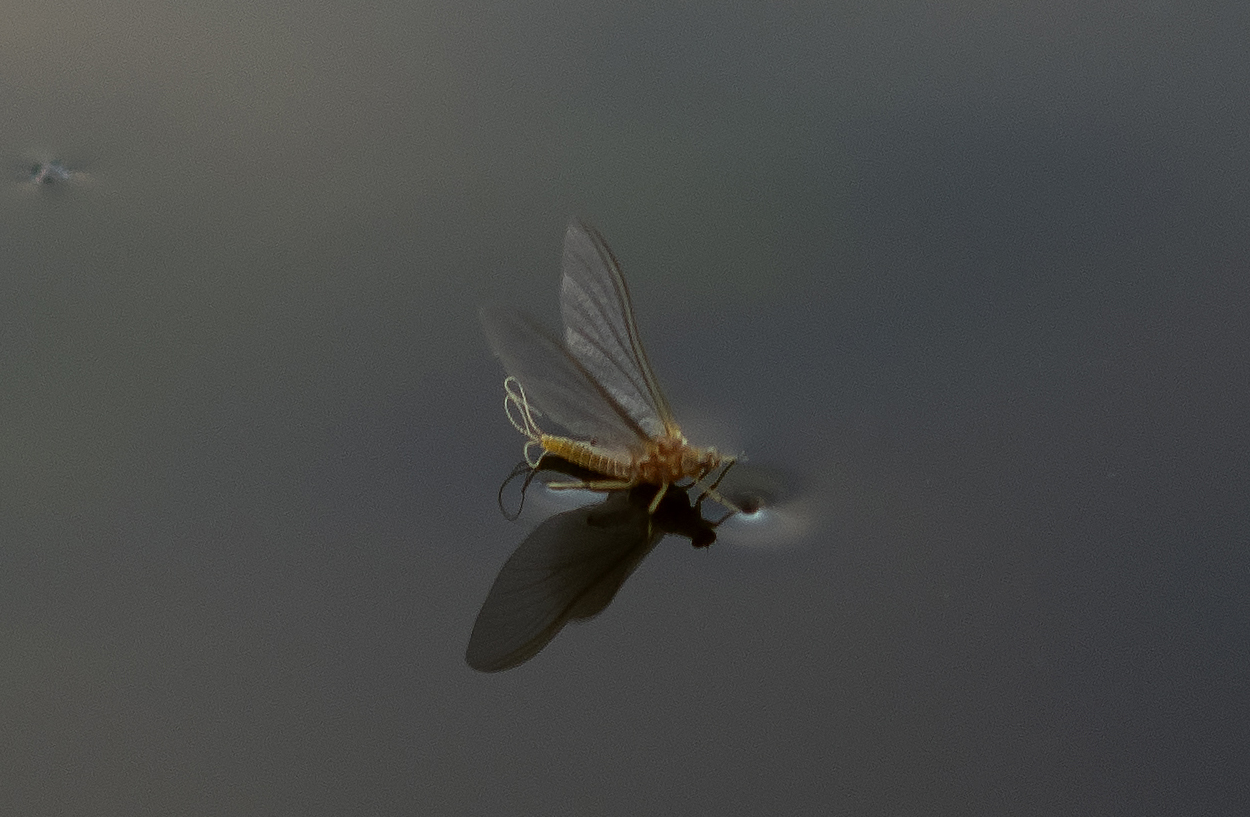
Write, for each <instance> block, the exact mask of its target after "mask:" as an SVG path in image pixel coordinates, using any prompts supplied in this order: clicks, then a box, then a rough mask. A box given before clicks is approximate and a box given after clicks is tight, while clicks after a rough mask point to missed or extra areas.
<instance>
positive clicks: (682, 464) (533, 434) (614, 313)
mask: <svg viewBox="0 0 1250 817" xmlns="http://www.w3.org/2000/svg"><path fill="white" fill-rule="evenodd" d="M560 306H561V312H562V314H563V317H564V338H563V339H562V340H561V339H557V338H554V337H552V336H551V335H550V334H548V333H547V332H546V331H545V330H544V329H543V328H541V327H540V326H538V325H537V324H535V323H533V322H532V321H531V320H529V319H528V318H526V317H524V316H522V315H519V314H517V313H515V312H512V311H509V310H502V309H485V310H483V311H482V322H483V324H484V325H485V327H486V334H487V338H488V339H489V340H490V344H491V347H492V348H493V349H494V351H495V353H496V354H497V355H499V357H500V358H501V360H502V361H503V364H504V368H505V369H506V370H507V372H508V377H507V379H506V380H505V381H504V389H505V391H506V393H507V396H506V398H505V404H504V405H505V410H506V411H507V413H508V418H509V420H511V421H512V424H513V425H514V426H515V427H516V428H517V430H519V431H520V432H521V433H522V434H524V435H525V437H526V443H525V455H526V461H527V462H528V463H529V464H530V466H531V467H534V468H537V467H538V465H539V463H540V461H541V460H542V457H543V456H544V455H546V454H551V455H554V456H558V457H562V458H564V459H566V460H568V461H569V462H572V463H574V464H575V465H578V466H580V467H582V468H585V469H587V470H589V471H593V472H594V473H596V474H600V475H602V478H601V479H588V480H584V481H577V482H563V483H552V485H551V487H553V488H587V489H590V490H596V491H612V490H622V489H626V488H632V487H634V486H637V485H644V484H649V485H657V486H659V488H660V490H659V491H657V492H656V495H655V498H654V500H653V501H652V503H651V510H652V512H654V510H655V508H657V507H658V506H659V503H660V501H661V500H662V499H663V497H664V493H665V491H666V490H667V489H668V486H670V485H673V484H675V483H679V482H682V481H683V480H691V481H693V482H696V483H698V482H701V481H702V480H704V479H705V478H707V477H709V476H710V475H711V474H713V473H714V472H715V471H716V470H717V469H718V468H721V467H726V468H727V467H728V466H729V465H731V464H732V463H733V461H734V458H733V457H727V456H722V455H721V454H719V453H718V452H717V451H716V449H714V448H699V447H696V446H693V445H690V443H689V442H688V441H687V440H686V437H685V436H684V435H683V434H682V433H681V429H680V427H679V426H678V425H677V421H676V420H675V419H673V413H672V410H671V409H670V408H669V405H668V400H667V399H665V397H664V394H663V392H661V391H660V386H659V382H658V381H657V380H656V377H655V373H654V372H653V371H652V369H651V364H650V362H649V361H648V360H647V353H646V351H645V350H644V349H643V347H642V341H641V339H640V338H639V336H638V327H637V325H636V323H635V321H634V311H633V304H632V303H631V301H630V297H629V289H628V288H627V287H626V285H625V279H624V278H623V277H622V276H621V270H620V265H619V264H618V263H617V261H616V258H615V256H613V255H612V251H611V250H610V249H609V248H608V245H607V242H605V241H604V240H603V236H601V235H599V233H598V232H597V231H596V230H595V229H594V228H593V227H590V226H588V225H586V224H583V223H581V222H580V221H576V220H574V221H573V222H571V223H570V224H569V227H568V230H567V232H566V233H565V237H564V259H563V280H562V283H561V289H560ZM543 416H545V417H547V418H549V419H550V420H551V421H553V422H554V423H556V424H557V425H559V426H562V427H563V428H564V429H566V430H567V431H568V432H569V433H568V435H567V436H559V435H554V434H549V433H546V432H544V431H543V430H542V429H541V427H540V426H539V424H538V420H537V418H538V417H543ZM535 450H537V451H538V453H537V455H535V454H534V452H535ZM705 493H706V494H707V495H708V496H711V497H712V498H714V499H716V500H717V501H719V502H722V503H724V504H725V505H726V506H729V507H731V508H732V505H731V504H730V503H729V502H728V501H726V500H724V499H722V498H721V497H720V496H719V495H718V494H716V493H715V491H714V490H712V488H705Z"/></svg>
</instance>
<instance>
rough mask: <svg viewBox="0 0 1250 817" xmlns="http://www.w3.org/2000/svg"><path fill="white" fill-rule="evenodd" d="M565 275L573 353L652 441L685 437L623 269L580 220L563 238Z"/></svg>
mask: <svg viewBox="0 0 1250 817" xmlns="http://www.w3.org/2000/svg"><path fill="white" fill-rule="evenodd" d="M563 272H564V278H563V281H562V283H561V287H560V311H561V313H562V314H563V317H564V342H565V345H566V346H567V347H568V350H569V353H570V354H572V356H573V357H574V358H576V359H577V361H578V363H580V364H581V366H582V368H583V369H584V370H585V371H586V372H587V373H588V374H589V376H590V377H591V378H592V379H594V381H595V382H596V383H597V384H598V386H599V387H600V388H601V389H603V390H604V391H606V392H607V393H608V395H609V396H610V397H611V399H612V400H613V401H614V402H615V403H616V404H617V405H618V406H620V407H621V408H622V409H623V410H624V411H625V412H626V413H627V414H628V415H629V417H630V418H631V419H632V420H633V421H634V422H635V423H636V424H637V425H638V426H639V427H641V428H642V429H643V430H644V431H645V432H646V433H647V435H648V436H650V437H660V436H664V435H674V436H676V435H678V434H680V431H679V430H678V427H677V423H676V421H675V420H674V419H673V412H672V410H671V409H670V408H669V405H668V401H667V400H666V399H665V398H664V394H663V393H662V392H661V391H660V384H659V382H658V381H657V380H656V377H655V373H654V372H653V371H652V370H651V364H650V362H649V361H648V360H647V353H646V351H645V350H644V349H643V347H642V340H641V339H640V338H639V336H638V326H637V325H636V324H635V322H634V309H633V304H632V303H631V301H630V298H629V289H628V288H627V287H626V286H625V279H624V278H623V277H622V276H621V270H620V265H619V264H617V261H616V257H615V256H613V255H612V250H610V249H609V248H608V245H607V242H606V241H604V240H603V236H601V235H599V233H598V231H597V230H595V229H594V228H593V227H590V226H589V225H586V224H583V223H581V222H580V221H578V220H576V219H574V220H573V221H571V222H570V223H569V227H568V230H567V231H566V232H565V234H564V260H563Z"/></svg>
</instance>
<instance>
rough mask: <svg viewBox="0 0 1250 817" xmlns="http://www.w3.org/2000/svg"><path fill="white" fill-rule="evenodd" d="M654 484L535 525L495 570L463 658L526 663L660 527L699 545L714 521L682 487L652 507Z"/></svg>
mask: <svg viewBox="0 0 1250 817" xmlns="http://www.w3.org/2000/svg"><path fill="white" fill-rule="evenodd" d="M652 492H655V493H656V494H659V491H658V490H656V488H654V487H652V486H638V487H636V488H634V489H633V490H631V491H618V492H616V493H613V494H610V495H609V496H608V498H607V499H605V500H604V501H603V502H601V503H599V504H597V505H588V506H584V507H581V508H574V509H573V510H571V511H565V512H564V513H559V514H556V515H555V516H553V517H551V518H550V519H547V520H546V521H544V522H543V523H542V524H541V525H539V526H538V527H537V528H535V529H534V531H533V533H531V534H530V535H529V536H527V537H526V538H525V541H524V542H522V543H521V544H520V546H518V547H517V549H516V551H515V552H513V554H512V556H510V557H509V558H508V561H507V563H506V564H505V565H504V566H503V568H502V569H501V570H500V571H499V575H498V576H496V577H495V583H494V584H493V585H492V586H491V588H490V593H489V594H487V596H486V601H485V602H483V603H482V609H481V611H480V612H479V613H478V615H477V621H476V622H475V623H474V624H473V634H472V635H471V636H470V637H469V647H468V649H467V650H466V652H465V660H466V661H467V662H468V664H469V666H471V667H473V668H474V669H476V670H479V671H481V672H498V671H500V670H506V669H510V668H512V667H515V666H517V665H518V664H523V663H525V662H526V661H528V660H529V659H531V658H533V657H534V656H535V655H537V654H538V652H539V651H540V650H542V649H543V648H544V647H546V646H547V644H548V642H550V641H551V639H553V638H555V637H556V635H557V634H558V633H559V632H560V630H561V629H563V627H564V625H566V624H568V623H569V622H570V621H579V620H585V619H589V618H594V617H595V616H597V615H599V613H601V612H603V610H604V609H605V608H606V607H607V606H608V605H609V604H610V603H611V602H612V599H613V598H615V597H616V593H617V591H618V590H620V589H621V585H623V584H624V583H625V580H626V579H628V578H629V576H630V574H631V573H633V572H634V568H636V567H638V565H639V564H640V563H641V562H642V560H643V559H645V558H646V557H647V555H648V554H649V553H651V550H652V549H653V548H654V547H655V546H656V545H657V544H659V542H660V540H661V539H663V538H664V535H665V534H668V533H672V534H676V535H678V536H685V537H687V538H689V539H690V541H691V543H692V544H694V545H695V546H696V547H707V546H708V545H710V544H711V543H712V542H713V541H714V540H715V539H716V532H715V527H716V525H715V523H711V522H708V521H707V520H705V519H704V518H703V517H702V516H701V515H700V513H699V508H698V506H697V503H696V504H695V505H691V504H690V497H689V496H688V495H686V494H683V493H680V492H672V493H668V494H666V495H665V497H664V501H663V502H662V503H660V504H659V505H658V506H657V507H653V506H655V503H654V502H653V501H652V498H651V495H650V494H651V493H652Z"/></svg>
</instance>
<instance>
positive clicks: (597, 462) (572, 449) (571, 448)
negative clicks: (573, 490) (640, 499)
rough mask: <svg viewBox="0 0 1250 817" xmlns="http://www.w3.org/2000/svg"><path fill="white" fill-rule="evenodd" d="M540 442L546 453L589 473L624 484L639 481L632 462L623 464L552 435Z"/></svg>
mask: <svg viewBox="0 0 1250 817" xmlns="http://www.w3.org/2000/svg"><path fill="white" fill-rule="evenodd" d="M540 442H541V443H542V447H543V450H544V451H546V452H548V453H550V454H554V455H555V456H557V457H563V458H564V459H566V460H568V461H569V462H571V463H573V464H574V465H578V466H581V467H582V468H585V469H586V470H587V471H594V472H595V473H596V474H603V475H604V476H606V477H611V478H612V479H619V480H621V481H622V482H630V483H633V482H636V481H637V479H638V474H637V468H636V467H635V466H634V463H633V462H632V461H626V462H623V461H621V460H619V459H615V458H613V457H609V456H608V455H606V454H602V453H600V452H598V451H595V450H594V449H593V448H591V447H590V446H589V445H587V444H586V443H583V442H579V441H577V440H570V439H568V438H567V437H555V436H552V435H550V434H544V435H543V436H542V438H541V440H540Z"/></svg>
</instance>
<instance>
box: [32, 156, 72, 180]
mask: <svg viewBox="0 0 1250 817" xmlns="http://www.w3.org/2000/svg"><path fill="white" fill-rule="evenodd" d="M73 175H74V174H73V172H72V171H71V170H69V169H68V168H66V167H65V165H63V164H61V163H60V161H58V160H56V159H53V160H52V161H49V162H35V164H33V165H31V167H30V180H31V182H32V183H34V184H55V183H56V182H67V181H69V180H70V179H71V178H72V177H73Z"/></svg>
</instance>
